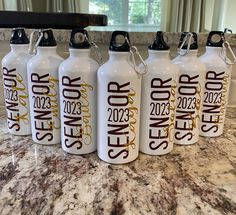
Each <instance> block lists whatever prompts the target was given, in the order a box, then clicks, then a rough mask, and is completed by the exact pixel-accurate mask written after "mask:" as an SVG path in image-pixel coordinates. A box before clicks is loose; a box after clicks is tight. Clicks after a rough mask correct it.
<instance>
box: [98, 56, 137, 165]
mask: <svg viewBox="0 0 236 215" xmlns="http://www.w3.org/2000/svg"><path fill="white" fill-rule="evenodd" d="M109 55H110V60H109V61H108V62H107V63H105V64H104V65H103V66H101V67H100V68H99V70H98V74H97V77H98V79H97V80H98V82H97V84H98V101H97V102H98V103H97V104H98V129H97V131H98V156H99V157H100V158H101V159H102V160H104V161H106V162H109V163H114V164H123V163H128V162H131V161H133V160H135V159H136V158H137V157H138V152H139V117H140V93H141V92H140V91H141V79H140V78H139V77H138V75H137V73H136V72H135V70H134V69H133V67H132V66H131V65H130V63H129V62H128V57H129V52H123V53H122V52H121V53H119V52H118V53H117V52H109Z"/></svg>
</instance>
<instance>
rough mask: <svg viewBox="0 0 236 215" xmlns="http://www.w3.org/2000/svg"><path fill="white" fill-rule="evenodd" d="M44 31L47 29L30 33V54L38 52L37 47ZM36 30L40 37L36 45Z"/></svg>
mask: <svg viewBox="0 0 236 215" xmlns="http://www.w3.org/2000/svg"><path fill="white" fill-rule="evenodd" d="M46 30H47V29H46ZM43 31H45V29H44V30H42V29H41V30H34V31H32V33H31V34H30V42H29V50H28V53H29V54H30V55H34V54H36V50H37V47H38V45H39V43H40V41H41V39H42V38H43ZM36 32H37V33H38V34H39V37H38V40H37V41H36V43H35V45H33V40H34V36H35V33H36Z"/></svg>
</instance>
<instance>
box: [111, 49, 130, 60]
mask: <svg viewBox="0 0 236 215" xmlns="http://www.w3.org/2000/svg"><path fill="white" fill-rule="evenodd" d="M129 57H130V52H114V51H109V60H124V61H127V60H129Z"/></svg>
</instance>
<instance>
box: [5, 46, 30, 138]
mask: <svg viewBox="0 0 236 215" xmlns="http://www.w3.org/2000/svg"><path fill="white" fill-rule="evenodd" d="M28 47H29V46H28V45H27V44H24V45H19V44H17V45H16V44H14V45H11V52H10V53H9V54H7V55H6V56H5V57H4V58H3V60H2V69H3V82H4V97H5V105H6V111H7V126H8V131H9V133H11V134H14V135H29V134H31V125H30V113H29V99H28V83H27V62H28V61H29V59H30V58H31V56H30V55H29V54H28V53H27V51H28Z"/></svg>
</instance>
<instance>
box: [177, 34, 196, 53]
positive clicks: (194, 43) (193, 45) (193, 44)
mask: <svg viewBox="0 0 236 215" xmlns="http://www.w3.org/2000/svg"><path fill="white" fill-rule="evenodd" d="M188 33H189V32H182V34H181V37H180V41H179V48H180V46H181V45H182V43H183V41H184V38H185V36H186V35H187V34H188ZM191 33H192V34H193V37H192V41H191V44H190V48H189V49H190V50H196V49H198V41H197V34H196V33H195V32H191ZM187 48H188V42H186V43H185V44H184V45H183V47H182V49H187Z"/></svg>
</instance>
